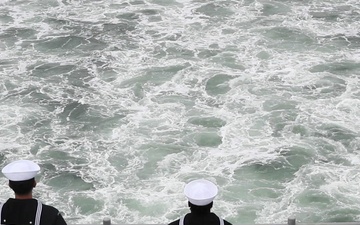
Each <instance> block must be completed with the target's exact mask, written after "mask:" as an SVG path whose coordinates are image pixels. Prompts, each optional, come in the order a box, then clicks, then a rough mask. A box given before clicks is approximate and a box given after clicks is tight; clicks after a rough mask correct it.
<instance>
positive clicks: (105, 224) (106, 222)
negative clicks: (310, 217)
mask: <svg viewBox="0 0 360 225" xmlns="http://www.w3.org/2000/svg"><path fill="white" fill-rule="evenodd" d="M297 224H298V225H360V221H359V222H331V223H297V222H296V219H295V218H288V221H287V223H286V224H256V225H297ZM102 225H120V224H112V223H111V219H110V218H104V219H103V223H102ZM143 225H145V224H143ZM157 225H161V224H157ZM163 225H165V224H163ZM243 225H246V224H243ZM248 225H250V224H248Z"/></svg>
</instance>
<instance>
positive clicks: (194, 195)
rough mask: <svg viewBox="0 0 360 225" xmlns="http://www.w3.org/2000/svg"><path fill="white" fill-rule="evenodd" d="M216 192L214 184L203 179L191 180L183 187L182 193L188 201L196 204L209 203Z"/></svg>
mask: <svg viewBox="0 0 360 225" xmlns="http://www.w3.org/2000/svg"><path fill="white" fill-rule="evenodd" d="M217 193H218V188H217V187H216V185H215V184H214V183H212V182H210V181H208V180H205V179H199V180H193V181H191V182H190V183H188V184H187V185H186V186H185V188H184V194H185V196H186V197H187V198H188V200H189V202H190V203H192V204H194V205H197V206H204V205H207V204H209V203H211V202H212V201H213V200H214V198H215V196H216V195H217Z"/></svg>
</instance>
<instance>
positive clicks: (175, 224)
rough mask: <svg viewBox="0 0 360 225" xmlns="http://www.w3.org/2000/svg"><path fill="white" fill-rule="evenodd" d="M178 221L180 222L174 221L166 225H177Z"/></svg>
mask: <svg viewBox="0 0 360 225" xmlns="http://www.w3.org/2000/svg"><path fill="white" fill-rule="evenodd" d="M179 221H180V219H178V220H175V221H173V222H171V223H169V224H168V225H179Z"/></svg>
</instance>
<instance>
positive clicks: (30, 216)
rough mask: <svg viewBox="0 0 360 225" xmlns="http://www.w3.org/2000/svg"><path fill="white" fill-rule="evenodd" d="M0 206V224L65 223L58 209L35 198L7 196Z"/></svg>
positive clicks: (52, 224) (47, 224)
mask: <svg viewBox="0 0 360 225" xmlns="http://www.w3.org/2000/svg"><path fill="white" fill-rule="evenodd" d="M0 207H1V208H2V209H1V210H0V218H1V224H14V225H66V222H65V220H64V218H63V217H62V216H61V214H60V212H59V210H57V209H56V208H54V207H52V206H49V205H45V204H42V203H41V202H40V201H38V200H36V199H14V198H9V199H8V200H7V201H6V202H5V203H4V204H1V205H0Z"/></svg>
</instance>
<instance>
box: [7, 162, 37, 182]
mask: <svg viewBox="0 0 360 225" xmlns="http://www.w3.org/2000/svg"><path fill="white" fill-rule="evenodd" d="M39 171H40V166H39V165H38V164H36V163H34V162H32V161H30V160H18V161H14V162H12V163H9V164H8V165H6V166H5V167H4V168H3V169H2V171H1V172H2V173H3V174H4V176H5V177H7V178H8V179H9V180H11V181H24V180H30V179H31V178H34V177H35V176H36V174H37V173H38V172H39Z"/></svg>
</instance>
